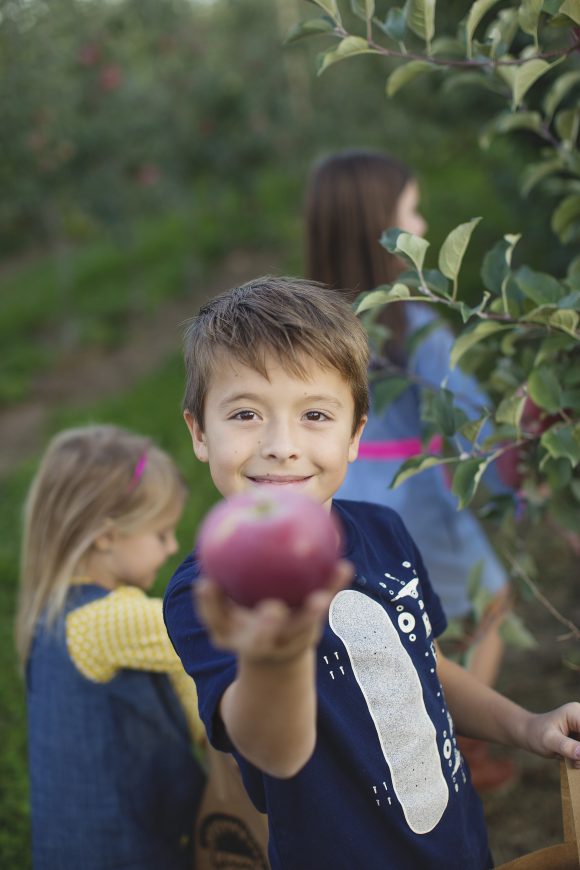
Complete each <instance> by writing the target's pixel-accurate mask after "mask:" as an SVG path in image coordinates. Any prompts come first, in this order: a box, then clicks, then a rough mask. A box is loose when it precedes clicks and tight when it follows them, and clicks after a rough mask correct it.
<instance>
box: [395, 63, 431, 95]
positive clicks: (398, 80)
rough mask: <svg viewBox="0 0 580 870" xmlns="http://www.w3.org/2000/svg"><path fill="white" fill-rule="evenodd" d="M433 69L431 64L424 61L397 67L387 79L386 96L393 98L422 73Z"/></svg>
mask: <svg viewBox="0 0 580 870" xmlns="http://www.w3.org/2000/svg"><path fill="white" fill-rule="evenodd" d="M433 69H434V67H433V64H431V63H429V62H428V61H426V60H411V61H409V62H408V63H405V64H403V65H402V66H398V67H397V68H396V69H394V70H393V72H392V73H391V74H390V76H389V77H388V79H387V96H388V97H392V96H394V94H396V93H397V91H399V90H400V89H401V88H402V87H403V86H404V85H406V84H408V83H409V82H410V81H412V80H413V79H415V78H417V76H420V75H422V74H423V73H426V72H431V71H432V70H433Z"/></svg>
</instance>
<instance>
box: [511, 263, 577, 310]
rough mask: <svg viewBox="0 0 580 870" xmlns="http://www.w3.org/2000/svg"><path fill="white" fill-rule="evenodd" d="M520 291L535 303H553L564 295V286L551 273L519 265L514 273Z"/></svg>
mask: <svg viewBox="0 0 580 870" xmlns="http://www.w3.org/2000/svg"><path fill="white" fill-rule="evenodd" d="M514 278H515V280H516V283H517V285H518V287H519V288H520V290H521V291H522V293H524V295H525V296H527V297H528V299H531V300H532V302H533V303H534V304H535V305H555V304H556V303H557V302H558V300H559V299H562V297H563V296H565V293H566V291H565V288H564V287H563V286H562V284H560V282H559V281H557V280H556V278H554V277H553V276H552V275H547V274H545V273H544V272H536V271H534V270H533V269H530V267H529V266H521V267H520V268H519V269H518V270H517V272H515V274H514Z"/></svg>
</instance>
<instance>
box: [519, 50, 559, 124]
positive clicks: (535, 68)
mask: <svg viewBox="0 0 580 870" xmlns="http://www.w3.org/2000/svg"><path fill="white" fill-rule="evenodd" d="M557 63H558V61H555V62H554V63H553V64H549V63H548V62H547V61H546V60H540V59H539V58H534V59H533V60H529V61H527V63H524V64H522V66H520V67H518V69H517V71H516V74H515V76H514V82H513V88H512V96H513V100H512V109H514V111H515V109H517V107H518V106H519V105H520V103H521V101H522V100H523V98H524V97H525V95H526V94H527V92H528V91H529V89H530V88H531V87H532V85H533V84H535V82H537V81H538V79H539V78H541V77H542V76H543V75H545V74H546V73H547V72H548V71H549V70H550V69H551V68H552V66H555V65H556V64H557Z"/></svg>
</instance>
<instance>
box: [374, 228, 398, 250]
mask: <svg viewBox="0 0 580 870" xmlns="http://www.w3.org/2000/svg"><path fill="white" fill-rule="evenodd" d="M402 234H403V230H400V229H399V228H398V227H391V229H390V230H385V232H384V233H383V234H382V236H381V237H380V239H379V244H380V245H382V246H383V248H386V250H387V251H388V252H389V254H396V253H398V250H399V249H398V247H397V242H398V240H399V236H401V235H402Z"/></svg>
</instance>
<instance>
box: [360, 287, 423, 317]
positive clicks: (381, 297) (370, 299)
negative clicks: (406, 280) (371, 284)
mask: <svg viewBox="0 0 580 870" xmlns="http://www.w3.org/2000/svg"><path fill="white" fill-rule="evenodd" d="M410 296H411V291H410V290H409V288H408V287H407V285H406V284H393V286H392V287H377V289H376V290H371V291H370V293H366V294H365V295H364V296H363V298H362V299H361V300H360V302H359V303H358V304H357V305H356V307H355V313H356V314H362V313H363V311H369V310H370V309H371V308H376V307H377V306H379V305H387V304H388V303H389V302H399V301H400V300H401V299H409V298H410Z"/></svg>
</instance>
